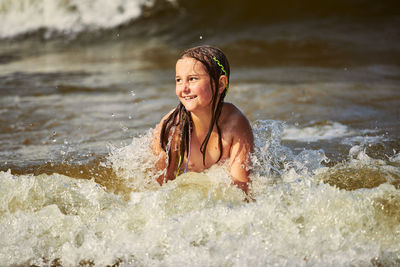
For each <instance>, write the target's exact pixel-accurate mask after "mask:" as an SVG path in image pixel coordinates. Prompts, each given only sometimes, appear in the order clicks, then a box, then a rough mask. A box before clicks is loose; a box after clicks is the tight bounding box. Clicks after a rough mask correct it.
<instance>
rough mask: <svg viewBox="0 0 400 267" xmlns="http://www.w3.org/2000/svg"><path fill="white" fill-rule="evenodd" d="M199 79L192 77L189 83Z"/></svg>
mask: <svg viewBox="0 0 400 267" xmlns="http://www.w3.org/2000/svg"><path fill="white" fill-rule="evenodd" d="M198 79H199V78H197V77H190V79H189V81H197V80H198Z"/></svg>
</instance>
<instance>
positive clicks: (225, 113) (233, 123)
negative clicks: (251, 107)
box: [221, 103, 253, 139]
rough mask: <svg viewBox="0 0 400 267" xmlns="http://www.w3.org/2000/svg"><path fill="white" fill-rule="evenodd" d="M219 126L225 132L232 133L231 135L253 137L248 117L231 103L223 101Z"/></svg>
mask: <svg viewBox="0 0 400 267" xmlns="http://www.w3.org/2000/svg"><path fill="white" fill-rule="evenodd" d="M221 128H222V131H223V132H225V134H228V135H232V136H233V137H235V136H236V137H246V139H247V138H250V139H252V138H253V133H252V130H251V126H250V123H249V121H248V119H247V118H246V116H245V115H244V114H243V113H242V112H241V111H240V110H239V109H238V108H237V107H236V106H235V105H233V104H232V103H224V106H223V108H222V113H221Z"/></svg>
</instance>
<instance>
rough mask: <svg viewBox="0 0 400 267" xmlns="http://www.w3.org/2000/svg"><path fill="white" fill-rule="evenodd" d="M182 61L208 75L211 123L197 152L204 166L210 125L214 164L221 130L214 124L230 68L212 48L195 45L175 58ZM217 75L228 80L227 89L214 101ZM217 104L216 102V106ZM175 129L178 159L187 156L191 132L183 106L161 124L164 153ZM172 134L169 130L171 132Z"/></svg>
mask: <svg viewBox="0 0 400 267" xmlns="http://www.w3.org/2000/svg"><path fill="white" fill-rule="evenodd" d="M183 58H193V59H195V60H197V61H199V62H201V63H202V64H203V66H204V67H205V69H206V72H207V73H208V75H209V77H210V85H211V90H212V93H213V98H212V104H211V110H212V111H213V112H212V116H211V121H210V125H209V128H208V132H207V135H206V137H205V138H204V141H203V143H202V144H201V146H200V152H201V153H202V155H203V165H204V166H205V164H206V149H207V144H208V141H209V139H210V136H211V133H212V130H213V128H214V125H215V126H216V128H217V131H218V145H219V150H220V155H219V158H218V161H219V160H220V159H221V157H222V154H223V151H222V139H221V129H220V127H219V125H218V119H219V117H220V115H221V110H222V106H223V102H224V98H225V95H226V93H227V90H228V86H229V74H230V68H229V62H228V59H227V58H226V56H225V55H224V53H223V52H222V51H221V50H220V49H218V48H216V47H212V46H205V45H204V46H197V47H193V48H190V49H187V50H185V51H184V52H183V53H182V54H181V55H180V56H179V58H178V60H179V59H183ZM221 75H226V76H227V79H228V83H227V86H226V88H225V90H224V92H222V94H221V96H220V98H219V99H218V85H219V78H220V77H221ZM217 102H218V103H217ZM176 126H179V127H180V128H179V129H180V131H179V132H180V145H179V156H178V157H179V158H180V159H183V157H184V154H185V153H186V155H187V158H188V157H189V153H190V151H189V146H190V144H189V142H190V135H191V132H192V131H193V121H192V117H191V115H190V112H188V111H187V110H186V108H185V107H184V105H183V104H182V103H181V102H179V104H178V106H177V107H176V108H175V110H174V111H173V112H172V113H171V114H170V115H169V116H168V118H167V119H166V120H165V121H164V122H163V125H162V128H161V133H160V145H161V147H162V149H163V150H164V151H165V152H167V150H168V149H167V146H168V141H169V136H170V135H171V130H172V128H173V127H176ZM172 133H173V130H172ZM172 149H173V148H172V147H171V149H169V150H168V156H169V160H168V165H169V164H170V163H171V150H172ZM218 161H217V162H218ZM182 163H183V162H182V160H179V163H178V170H179V168H180V167H181V165H182Z"/></svg>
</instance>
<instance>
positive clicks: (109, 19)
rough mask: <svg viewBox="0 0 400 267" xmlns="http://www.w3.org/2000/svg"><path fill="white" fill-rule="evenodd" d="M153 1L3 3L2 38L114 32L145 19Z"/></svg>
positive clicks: (22, 0)
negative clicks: (38, 32) (44, 32)
mask: <svg viewBox="0 0 400 267" xmlns="http://www.w3.org/2000/svg"><path fill="white" fill-rule="evenodd" d="M154 2H155V1H153V0H134V1H124V0H115V1H107V0H86V1H79V0H71V1H62V0H41V1H29V0H3V1H2V2H0V17H1V24H0V38H5V37H12V36H15V35H19V34H23V33H27V32H31V31H36V30H38V29H41V28H44V29H47V33H48V34H51V32H52V31H57V32H63V33H67V34H68V33H76V32H80V31H82V30H95V29H99V28H105V29H107V28H112V27H115V26H117V25H121V24H123V23H127V22H129V21H131V20H133V19H135V18H138V17H139V16H140V15H141V11H142V9H141V7H142V6H152V5H153V4H154Z"/></svg>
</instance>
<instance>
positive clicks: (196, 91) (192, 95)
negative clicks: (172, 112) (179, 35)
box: [175, 57, 213, 112]
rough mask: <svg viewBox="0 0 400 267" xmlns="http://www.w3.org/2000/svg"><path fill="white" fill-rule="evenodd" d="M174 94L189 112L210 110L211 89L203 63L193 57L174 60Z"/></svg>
mask: <svg viewBox="0 0 400 267" xmlns="http://www.w3.org/2000/svg"><path fill="white" fill-rule="evenodd" d="M175 81H176V95H177V96H178V98H179V100H180V101H181V103H182V104H183V105H184V106H185V108H186V110H187V111H189V112H196V111H208V112H209V111H210V108H211V102H212V97H213V96H212V90H211V84H210V77H209V75H208V74H207V72H206V69H205V67H204V66H203V64H202V63H201V62H199V61H197V60H196V59H193V58H188V57H185V58H182V59H179V60H178V61H177V62H176V76H175Z"/></svg>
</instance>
